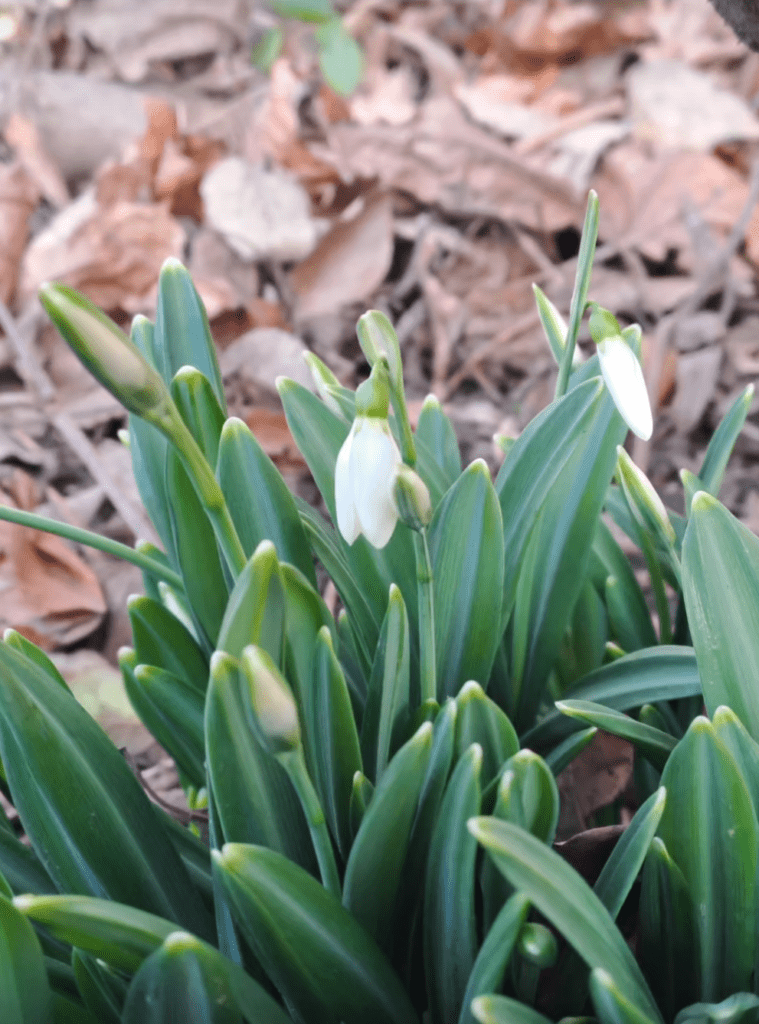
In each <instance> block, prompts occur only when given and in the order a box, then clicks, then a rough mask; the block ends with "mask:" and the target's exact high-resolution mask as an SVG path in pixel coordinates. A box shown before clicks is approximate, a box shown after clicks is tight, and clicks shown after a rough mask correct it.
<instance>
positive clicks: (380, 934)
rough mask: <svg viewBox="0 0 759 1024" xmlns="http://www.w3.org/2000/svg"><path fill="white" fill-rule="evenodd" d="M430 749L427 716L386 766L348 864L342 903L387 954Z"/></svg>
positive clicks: (430, 734) (430, 726)
mask: <svg viewBox="0 0 759 1024" xmlns="http://www.w3.org/2000/svg"><path fill="white" fill-rule="evenodd" d="M431 750H432V725H431V724H430V723H429V722H425V724H424V725H423V726H421V728H420V729H419V730H418V731H417V732H416V733H415V734H414V735H413V736H412V737H411V739H410V740H409V741H408V743H406V744H405V745H404V746H403V747H401V749H400V750H399V751H398V753H397V754H396V755H395V757H394V758H393V759H392V761H391V762H390V764H389V765H388V766H387V770H386V771H385V772H384V774H383V776H382V779H381V780H380V782H379V783H378V785H377V788H376V789H375V791H374V796H373V797H372V802H371V803H370V804H369V807H368V809H367V811H366V813H365V814H364V817H363V820H362V822H361V827H360V828H359V830H358V834H357V835H356V838H355V840H354V842H353V848H352V849H351V852H350V857H349V858H348V864H347V866H346V869H345V880H344V882H343V906H344V907H345V908H346V909H347V910H349V911H350V912H351V914H352V915H353V917H354V918H355V919H356V920H357V921H358V922H359V924H361V925H363V926H364V928H365V929H366V930H367V932H368V933H369V934H370V935H371V936H372V937H373V938H374V940H375V941H376V942H377V944H378V945H379V947H380V948H381V949H383V950H384V951H385V953H386V954H387V955H388V957H391V956H392V954H393V924H394V922H395V919H396V916H397V907H396V897H397V893H398V890H399V888H400V886H401V884H402V875H403V865H404V861H405V858H406V850H407V848H408V844H409V840H410V837H411V832H412V826H413V824H414V818H415V815H416V810H417V803H418V800H419V795H420V793H421V791H422V786H423V783H424V780H425V772H426V770H427V766H428V764H429V760H430V754H431Z"/></svg>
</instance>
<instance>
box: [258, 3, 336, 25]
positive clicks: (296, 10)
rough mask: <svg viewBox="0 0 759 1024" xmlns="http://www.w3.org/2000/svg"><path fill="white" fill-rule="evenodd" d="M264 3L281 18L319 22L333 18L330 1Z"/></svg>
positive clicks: (333, 12) (333, 13)
mask: <svg viewBox="0 0 759 1024" xmlns="http://www.w3.org/2000/svg"><path fill="white" fill-rule="evenodd" d="M266 3H267V6H268V7H270V8H271V9H272V11H274V13H275V14H278V15H279V16H280V17H281V18H298V19H299V20H300V21H315V22H321V21H328V20H329V19H330V18H334V16H335V11H334V8H333V7H332V4H331V2H330V0H266Z"/></svg>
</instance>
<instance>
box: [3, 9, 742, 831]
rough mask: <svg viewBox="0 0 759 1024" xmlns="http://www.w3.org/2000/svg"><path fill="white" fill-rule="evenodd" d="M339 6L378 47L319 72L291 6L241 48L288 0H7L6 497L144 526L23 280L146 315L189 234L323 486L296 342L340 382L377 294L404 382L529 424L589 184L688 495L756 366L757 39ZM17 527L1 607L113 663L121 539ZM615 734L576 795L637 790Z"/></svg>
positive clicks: (233, 355) (706, 12) (257, 425)
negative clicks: (344, 85)
mask: <svg viewBox="0 0 759 1024" xmlns="http://www.w3.org/2000/svg"><path fill="white" fill-rule="evenodd" d="M338 6H342V8H343V10H344V13H345V25H346V28H347V29H348V31H349V32H351V33H352V34H353V35H354V37H355V38H356V39H357V40H358V41H359V42H360V43H361V45H362V46H363V49H364V53H365V58H366V59H365V65H366V66H365V73H364V77H363V80H362V83H361V85H360V86H359V88H358V89H357V90H356V92H355V93H354V94H353V95H352V96H349V97H343V96H338V95H336V94H335V93H334V92H332V91H331V90H330V89H329V88H328V87H327V86H326V85H325V84H324V82H323V80H322V78H321V75H320V72H319V68H318V65H317V62H316V57H315V52H314V49H313V47H312V45H311V44H310V39H311V37H310V36H309V34H308V31H306V30H304V28H303V26H299V25H298V24H297V23H284V24H283V26H282V27H283V30H284V47H283V50H282V54H281V56H280V57H279V58H278V59H277V61H276V62H275V63H274V65H273V67H272V69H271V72H270V74H269V75H268V76H266V75H264V74H262V73H260V72H259V71H257V70H256V69H255V68H254V67H253V66H252V64H251V59H250V58H251V53H252V51H253V49H254V47H255V46H256V44H257V43H258V41H260V39H261V38H262V36H263V33H264V32H265V30H266V29H267V28H268V27H270V25H271V24H272V19H271V16H270V15H269V14H267V13H266V11H264V10H262V9H261V6H260V5H258V4H255V3H253V2H252V0H213V2H210V0H208V2H206V0H200V2H197V3H195V4H193V5H192V7H191V9H190V8H188V7H187V5H183V4H181V3H180V2H179V0H160V2H155V3H152V4H148V5H138V6H137V7H135V5H134V4H133V3H131V2H129V0H88V2H86V3H85V2H83V0H69V2H68V3H65V2H64V3H58V4H56V5H55V7H54V9H50V10H48V8H47V7H45V6H44V5H43V6H42V7H40V8H39V9H36V8H35V9H33V8H32V7H30V6H25V7H24V8H23V10H21V13H19V14H18V15H17V16H16V21H15V35H13V34H12V33H11V32H9V33H7V38H4V39H3V40H2V41H0V48H2V57H3V60H2V62H1V63H0V114H1V117H0V127H1V128H2V142H1V143H0V241H2V245H1V246H0V252H2V259H0V323H2V326H3V331H4V335H5V337H4V338H0V488H2V489H3V492H4V494H5V495H6V496H7V497H6V498H5V499H4V500H16V501H19V500H21V501H23V502H26V503H27V504H29V503H31V505H32V506H33V505H34V503H35V502H38V503H39V504H38V505H37V507H40V508H43V509H52V510H54V514H57V515H61V516H64V517H69V518H70V519H71V521H76V523H77V525H82V526H87V527H90V528H94V529H98V530H100V531H102V532H105V533H107V534H108V535H109V536H113V537H115V538H117V539H121V540H125V541H128V542H133V541H134V539H135V537H136V536H137V535H138V534H139V535H140V536H146V535H148V531H149V524H146V523H145V522H144V518H141V516H140V512H139V503H138V502H137V500H136V496H135V495H133V494H130V493H128V491H127V490H126V488H127V485H126V484H125V483H124V481H125V479H126V478H127V476H128V474H126V473H124V472H123V471H122V468H121V462H120V460H121V459H122V457H123V455H124V452H123V449H120V447H119V444H118V442H117V440H116V432H117V430H118V429H119V428H120V427H121V426H123V422H124V421H123V416H122V415H121V413H120V411H119V409H118V407H117V406H116V405H115V403H114V402H113V400H112V399H111V398H110V396H109V395H107V394H106V393H105V392H104V391H103V390H102V388H99V386H98V385H96V384H94V382H92V380H91V379H90V378H89V377H88V376H87V375H86V374H84V373H83V372H82V371H81V370H80V368H79V367H78V364H76V363H75V361H74V360H73V358H72V357H71V356H70V353H68V350H67V349H66V348H65V346H64V345H63V343H62V342H61V340H60V339H59V338H58V337H57V335H56V334H55V332H54V331H52V330H51V329H50V327H49V325H47V324H46V323H45V320H44V317H42V316H41V314H40V310H39V306H38V304H37V302H36V299H35V293H36V289H37V288H38V286H39V284H40V283H41V282H42V281H43V280H45V279H48V278H55V279H58V280H62V281H66V282H67V283H69V284H72V285H73V286H74V287H76V288H79V289H80V290H82V291H83V292H84V293H85V294H87V295H88V296H89V297H90V298H92V299H93V300H94V301H95V302H97V303H98V304H99V305H101V306H103V307H104V308H106V309H107V310H108V311H109V312H110V313H111V315H112V316H114V318H115V319H116V320H117V321H118V322H120V323H122V324H127V323H128V321H129V318H130V317H131V316H133V315H134V314H135V313H145V314H147V315H148V316H152V315H153V314H154V311H155V296H156V280H157V275H158V271H159V268H160V265H161V263H162V262H163V260H164V259H165V258H166V257H167V256H170V255H173V256H178V257H179V258H181V259H183V260H184V261H185V262H186V263H187V264H188V266H189V267H190V268H191V270H192V272H193V274H194V276H195V279H196V283H197V286H198V289H199V291H200V293H201V296H202V297H203V299H204V301H205V303H206V305H207V307H208V311H209V316H210V319H211V326H212V332H213V334H214V337H215V340H216V343H217V346H218V348H219V353H220V360H221V365H222V368H223V370H224V379H225V384H226V387H227V390H228V395H229V401H230V408H231V411H232V412H233V413H235V414H238V415H241V416H243V417H244V418H245V419H246V421H247V422H248V423H249V424H250V426H251V427H252V429H253V430H254V432H256V434H257V436H259V439H260V440H261V443H262V444H263V445H264V447H265V448H266V450H267V451H268V452H269V454H270V455H271V456H272V458H274V459H275V461H276V462H277V463H278V465H279V466H280V468H281V469H282V470H283V471H284V472H286V473H287V475H288V480H289V481H290V482H291V484H292V486H294V487H297V488H300V489H301V490H302V491H303V493H306V494H309V496H310V492H309V491H308V487H309V486H310V485H309V483H308V480H307V477H306V471H305V468H304V466H303V463H302V460H301V459H300V457H299V455H298V453H297V450H296V449H295V447H294V445H293V443H292V440H291V438H290V437H289V435H288V432H287V427H286V424H285V422H284V420H283V417H282V415H281V412H280V410H279V406H278V403H277V401H276V397H275V393H274V390H273V380H274V376H275V375H277V374H279V373H283V372H285V373H289V374H290V375H292V376H296V377H299V378H301V379H304V380H306V379H307V378H306V376H305V374H304V372H303V368H302V365H301V353H302V351H303V350H304V349H310V350H313V351H315V352H316V353H317V354H318V355H319V356H320V357H321V358H322V359H324V360H325V361H326V362H327V363H328V365H329V366H330V367H331V368H332V369H333V370H334V372H335V373H337V375H338V376H339V377H340V379H341V380H342V381H344V383H345V384H347V385H348V386H355V384H356V383H357V381H358V380H359V379H360V377H361V375H362V372H363V362H362V358H361V354H360V350H359V348H358V345H357V342H356V340H355V333H354V329H355V321H356V318H357V316H358V315H359V314H360V313H361V312H362V311H363V310H364V309H366V308H370V307H376V308H380V309H382V310H384V311H385V312H387V313H388V315H389V316H390V317H391V318H392V319H393V321H394V323H396V325H397V328H398V334H399V337H400V339H401V344H402V346H403V351H404V359H405V368H406V377H407V381H408V387H409V392H410V399H411V402H412V406H413V407H418V404H419V402H420V401H421V399H422V398H423V397H424V395H425V394H426V393H427V392H428V391H433V392H434V393H435V394H436V395H437V396H438V397H439V398H440V399H441V400H442V401H443V402H444V403H445V407H446V409H447V411H448V412H449V413H450V415H451V416H452V418H453V419H454V422H455V423H456V426H457V430H458V433H459V436H460V438H461V441H462V447H463V449H464V455H465V457H466V458H467V459H471V458H475V457H478V456H483V457H485V458H486V459H487V460H488V461H489V462H490V464H491V465H492V466H495V464H496V463H497V461H498V458H499V457H500V455H499V449H498V448H497V447H496V446H494V444H493V441H492V437H493V435H494V434H496V433H504V432H505V433H508V434H509V435H511V436H515V435H516V434H518V433H519V431H520V430H521V429H523V427H524V426H525V425H526V423H527V422H529V420H530V419H531V418H532V417H533V416H534V415H535V414H536V413H537V412H538V411H539V410H540V409H541V408H542V407H543V406H545V404H547V402H548V401H550V399H551V397H552V394H553V380H554V375H555V367H554V366H553V363H552V360H551V358H550V354H549V352H548V349H547V346H546V344H545V341H544V339H543V337H542V332H541V329H540V326H539V322H538V320H537V316H536V315H535V311H534V305H533V298H532V284H533V282H536V283H538V284H539V285H540V286H541V287H543V288H544V289H545V290H546V291H547V292H548V293H549V294H550V296H551V298H552V300H553V301H554V302H555V303H556V304H557V306H558V308H559V309H560V310H561V311H562V312H563V313H565V314H566V312H567V308H568V303H569V297H570V294H571V289H572V282H573V278H574V271H575V260H576V254H577V243H578V238H579V227H580V225H581V222H582V216H583V212H584V206H585V197H586V194H587V190H588V188H590V187H592V188H595V189H596V190H597V191H598V193H599V195H600V198H601V226H600V238H599V250H598V258H597V262H596V271H595V274H594V281H593V297H594V298H595V299H597V300H598V301H599V302H600V303H601V304H602V305H604V306H607V307H609V308H611V309H613V310H614V311H615V313H617V314H618V316H619V318H620V320H621V321H622V322H623V323H629V322H632V321H637V322H639V323H641V325H642V327H643V331H644V364H645V372H646V376H647V382H648V385H649V391H650V393H651V395H652V398H653V400H654V404H655V405H656V406H657V410H656V428H655V434H654V437H653V440H652V442H651V444H650V445H647V446H646V445H637V444H636V445H635V446H634V454H635V458H636V461H637V462H638V464H639V465H641V466H642V467H643V468H644V469H646V470H647V472H648V473H649V475H650V476H651V478H652V480H653V482H654V484H655V485H656V486H657V488H658V489H659V491H660V492H661V493H662V495H663V497H664V499H665V501H666V502H667V503H668V504H669V505H670V506H671V507H673V508H675V509H676V510H678V511H680V510H681V509H680V503H681V485H680V482H679V478H678V475H677V474H678V471H679V470H680V469H681V468H688V469H691V470H697V469H698V466H699V465H700V461H701V459H702V457H703V453H704V451H705V448H706V445H707V443H708V440H709V437H710V435H711V432H712V431H713V429H714V427H715V426H716V424H717V423H718V422H719V419H720V417H721V416H722V414H723V413H724V411H725V409H726V408H727V407H728V406H729V404H730V403H731V402H732V401H733V400H734V398H735V397H736V396H737V394H738V393H739V392H740V390H741V389H742V388H743V387H744V386H745V385H746V384H747V383H749V382H751V381H754V380H755V379H756V377H757V374H758V373H759V342H757V338H758V337H759V334H757V328H758V327H759V296H758V295H757V272H758V268H759V208H758V207H757V202H756V199H757V195H758V194H759V176H758V172H757V168H758V167H759V164H758V163H757V160H758V157H759V149H758V146H759V119H758V118H757V113H756V110H757V105H758V103H757V97H759V58H758V57H757V55H756V54H753V53H751V52H750V51H748V50H747V49H746V48H745V47H744V46H743V45H742V44H741V43H740V42H739V41H738V40H737V39H736V37H735V36H734V35H733V34H732V32H731V30H730V29H729V28H728V27H727V26H726V25H725V24H724V23H723V22H722V21H721V19H720V18H719V16H718V15H717V14H716V13H715V11H714V10H713V8H712V7H711V5H710V4H709V3H708V0H671V2H670V3H667V4H664V3H662V2H660V0H643V2H641V3H638V4H636V5H629V6H628V5H619V4H607V3H601V2H570V0H508V2H500V0H497V2H481V3H477V4H457V3H453V2H452V0H420V2H417V3H414V4H404V3H402V2H400V0H382V2H379V0H377V2H374V0H372V2H367V3H363V4H355V5H350V4H343V5H338ZM736 225H737V229H736ZM580 343H581V346H582V347H583V348H584V349H585V351H586V353H587V352H588V351H589V347H588V337H587V335H586V334H583V335H581V338H580ZM757 461H759V399H755V400H754V404H753V406H752V408H751V410H750V414H749V419H748V422H747V424H746V428H745V430H744V432H743V434H742V436H741V438H740V439H739V441H738V445H737V449H736V454H735V457H734V458H733V460H732V462H731V464H730V466H729V467H728V470H727V475H726V478H725V484H724V488H723V492H722V494H723V498H724V499H725V500H726V503H727V504H728V506H729V507H730V508H731V509H732V510H733V511H734V512H735V513H736V514H738V515H739V516H741V517H742V518H743V520H744V521H745V522H746V523H748V524H749V525H750V526H751V528H752V529H754V530H757V529H759V518H758V517H757V503H758V502H759V485H758V484H757V483H756V465H757ZM21 467H23V469H22V468H21ZM20 473H24V474H25V476H24V477H23V479H24V480H26V481H27V483H25V484H24V485H23V487H21V485H20V484H19V480H20V479H22V477H19V474H20ZM304 489H305V490H304ZM21 495H23V496H22V497H21ZM2 531H3V532H2V538H1V541H2V561H1V562H0V587H2V588H3V590H4V592H5V597H6V600H5V602H4V608H5V609H6V611H5V614H6V616H7V617H8V624H11V625H14V626H15V628H22V629H25V630H27V635H30V636H33V637H34V638H35V639H37V640H40V642H42V643H43V645H44V646H46V647H47V648H48V649H50V650H60V649H61V648H68V647H70V646H71V645H72V644H81V643H82V642H86V643H87V644H89V646H90V647H91V648H93V649H99V650H100V651H105V652H106V653H107V655H108V657H109V658H110V659H111V663H112V659H113V655H114V653H115V648H114V643H116V641H117V638H118V637H121V636H122V635H124V631H125V629H126V624H125V621H124V612H123V597H124V593H125V592H127V593H128V587H129V586H132V587H133V588H134V589H137V588H139V586H140V581H139V576H138V575H134V574H133V575H132V577H131V579H130V578H129V574H128V573H127V575H126V576H125V577H124V578H123V579H122V580H121V582H120V583H119V584H118V585H115V584H112V583H109V581H112V580H114V579H115V578H116V577H115V572H114V570H115V567H114V563H113V562H112V561H110V560H109V559H107V558H106V557H105V556H102V555H94V554H93V553H91V552H85V551H81V552H75V551H74V550H73V548H72V547H71V546H70V545H66V544H64V543H63V542H58V541H56V540H55V538H49V537H48V538H46V537H45V535H34V536H32V535H31V534H30V533H29V532H28V531H22V530H21V529H20V528H17V527H10V526H7V524H4V525H3V528H2ZM52 541H55V543H54V544H52V546H50V542H52ZM98 580H101V581H102V582H101V583H100V584H99V583H98ZM106 584H108V585H106ZM125 587H126V588H127V589H126V591H125V589H124V588H125ZM35 588H37V589H35ZM104 594H105V596H104ZM40 595H43V596H44V601H41V599H40ZM106 612H108V616H107V619H104V616H105V615H106ZM110 703H111V704H112V705H114V706H115V707H116V708H118V707H119V699H113V700H111V701H110ZM95 713H96V714H99V712H97V710H96V712H95ZM132 724H133V723H132ZM111 725H113V722H112V721H111V720H109V727H110V726H111ZM130 742H132V741H131V740H130ZM612 746H613V745H612ZM138 747H139V744H138ZM135 749H136V748H133V749H132V754H134V753H135ZM143 753H144V752H143ZM138 755H139V756H142V754H141V753H140V752H139V751H138ZM153 760H155V756H153ZM612 761H613V762H614V765H612ZM628 761H629V758H627V755H626V753H625V752H624V751H622V752H620V750H616V748H615V750H614V751H613V753H610V752H609V751H607V752H606V754H604V752H603V750H602V749H601V748H600V747H598V748H597V747H594V748H592V750H590V752H589V753H588V754H587V755H586V757H585V759H584V761H578V762H575V767H574V769H573V771H574V773H575V775H576V776H577V777H576V778H575V779H574V781H570V783H569V798H568V800H565V803H566V805H567V806H568V807H570V809H571V808H574V809H575V811H576V816H577V820H576V821H575V822H574V825H573V826H572V827H574V828H578V827H583V826H584V824H585V823H586V818H588V816H590V815H592V814H593V813H594V812H595V810H596V809H597V807H599V806H602V805H603V804H604V803H609V802H610V801H614V800H617V801H618V800H619V799H620V798H622V796H623V794H624V791H625V787H626V786H627V785H628V782H629V774H630V773H629V770H628V769H629V764H628ZM617 762H618V763H617ZM583 773H584V774H583ZM598 794H600V796H599V795H598ZM565 795H566V794H565ZM599 800H600V803H598V801H599Z"/></svg>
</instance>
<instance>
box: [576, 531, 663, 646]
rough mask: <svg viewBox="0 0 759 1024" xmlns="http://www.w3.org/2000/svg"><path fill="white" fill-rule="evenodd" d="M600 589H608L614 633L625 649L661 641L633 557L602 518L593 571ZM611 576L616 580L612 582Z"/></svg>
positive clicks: (594, 543)
mask: <svg viewBox="0 0 759 1024" xmlns="http://www.w3.org/2000/svg"><path fill="white" fill-rule="evenodd" d="M594 566H596V567H597V568H596V569H595V572H596V575H595V579H594V582H595V583H596V586H597V587H598V589H599V590H600V591H605V595H606V609H607V612H608V615H609V626H610V629H611V634H612V636H613V637H614V639H615V640H616V641H617V643H618V644H619V646H620V647H621V648H622V650H624V651H627V652H632V651H638V650H641V649H642V648H644V647H654V646H655V645H656V643H657V639H656V633H655V632H654V627H653V623H652V622H651V614H650V612H649V611H648V606H647V605H646V599H645V597H644V596H643V591H642V590H641V588H640V584H639V583H638V581H637V580H636V579H635V573H634V572H633V570H632V566H631V565H630V562H629V559H628V558H627V556H626V555H625V554H624V552H623V551H622V549H621V548H620V546H619V544H617V542H616V541H615V540H614V537H613V536H612V534H611V530H610V529H609V527H608V526H607V525H606V523H605V522H604V521H603V519H601V518H599V520H598V523H597V525H596V533H595V536H594V538H593V551H592V554H591V572H593V571H594ZM609 577H611V579H612V580H613V581H614V582H613V583H610V581H609Z"/></svg>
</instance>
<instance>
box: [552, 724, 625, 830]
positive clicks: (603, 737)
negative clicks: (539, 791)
mask: <svg viewBox="0 0 759 1024" xmlns="http://www.w3.org/2000/svg"><path fill="white" fill-rule="evenodd" d="M632 770H633V746H632V744H631V743H628V741H627V740H622V739H620V738H619V737H618V736H612V735H611V734H610V733H605V732H601V731H599V732H597V733H596V735H595V736H594V737H593V739H592V740H591V741H590V743H589V744H588V746H587V747H586V748H585V749H584V750H583V751H582V753H581V754H579V755H578V756H577V757H576V758H575V759H574V761H572V763H571V764H570V765H568V767H566V768H565V769H564V771H563V772H562V773H561V774H560V775H559V777H558V779H557V782H558V785H559V792H560V793H561V796H562V812H563V815H562V816H563V817H565V816H569V817H572V815H574V817H575V818H576V819H577V821H578V822H579V824H580V827H581V828H585V827H586V824H585V823H586V821H587V819H588V817H589V816H590V815H591V814H593V813H594V812H595V811H598V810H600V809H601V808H602V807H607V806H608V805H609V804H610V803H613V802H614V800H616V799H617V797H618V796H619V795H620V794H621V793H622V792H623V791H624V790H625V788H626V787H627V784H628V783H629V781H630V778H631V777H632ZM572 831H573V832H576V831H577V828H573V829H572Z"/></svg>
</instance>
